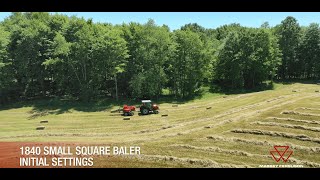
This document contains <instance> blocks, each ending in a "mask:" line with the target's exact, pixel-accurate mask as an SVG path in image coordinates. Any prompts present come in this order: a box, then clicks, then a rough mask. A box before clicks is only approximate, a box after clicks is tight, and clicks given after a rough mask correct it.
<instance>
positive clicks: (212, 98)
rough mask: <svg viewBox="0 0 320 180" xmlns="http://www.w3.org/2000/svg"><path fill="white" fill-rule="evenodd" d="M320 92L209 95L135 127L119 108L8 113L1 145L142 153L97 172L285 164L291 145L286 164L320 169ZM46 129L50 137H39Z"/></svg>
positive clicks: (282, 87)
mask: <svg viewBox="0 0 320 180" xmlns="http://www.w3.org/2000/svg"><path fill="white" fill-rule="evenodd" d="M317 90H320V86H319V85H316V84H312V83H293V84H276V88H275V90H267V91H261V92H254V93H247V94H234V95H222V94H221V95H219V94H206V95H204V96H203V97H202V98H201V99H196V100H193V101H189V102H186V103H180V104H178V107H172V105H173V103H161V104H160V114H157V115H148V116H138V114H137V113H136V114H135V115H134V116H133V117H131V119H130V120H123V116H121V115H120V113H111V110H114V109H116V108H118V107H116V106H105V107H104V106H100V107H99V108H96V109H94V110H92V108H91V110H87V109H81V108H77V107H74V108H73V107H69V108H67V109H66V108H65V107H61V108H59V107H57V106H55V107H52V106H50V104H42V105H41V106H40V108H39V106H32V105H25V106H16V107H11V108H2V110H0V141H2V142H12V141H15V142H17V141H21V142H75V143H77V142H84V143H89V144H91V143H95V144H104V145H117V146H140V147H141V154H142V155H140V156H124V157H119V156H117V157H104V158H97V159H95V167H259V165H266V164H267V165H268V164H284V163H283V162H279V163H277V162H275V161H274V160H273V159H272V156H271V155H270V150H272V149H273V146H274V145H289V146H290V148H291V149H292V150H293V151H294V152H293V154H292V156H291V157H290V159H289V160H288V162H287V163H286V164H294V165H296V164H299V165H303V166H304V167H320V93H319V92H316V91H317ZM208 107H211V108H210V109H207V108H208ZM89 109H90V108H89ZM162 114H168V116H165V117H162V116H161V115H162ZM41 120H48V121H49V123H48V124H40V121H41ZM41 125H44V126H45V130H42V131H37V130H36V127H37V126H41Z"/></svg>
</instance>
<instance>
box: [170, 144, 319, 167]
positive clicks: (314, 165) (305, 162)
mask: <svg viewBox="0 0 320 180" xmlns="http://www.w3.org/2000/svg"><path fill="white" fill-rule="evenodd" d="M171 146H173V147H181V148H186V149H194V150H203V151H211V152H218V153H226V154H230V155H239V156H247V157H258V158H269V159H270V158H272V157H271V156H270V155H261V154H252V153H248V152H245V151H239V150H227V149H221V148H219V147H212V146H211V147H197V146H192V145H188V144H174V145H171ZM289 162H294V163H297V164H304V165H307V166H309V167H320V164H318V163H315V162H310V161H302V160H298V159H295V158H293V157H291V158H290V159H289Z"/></svg>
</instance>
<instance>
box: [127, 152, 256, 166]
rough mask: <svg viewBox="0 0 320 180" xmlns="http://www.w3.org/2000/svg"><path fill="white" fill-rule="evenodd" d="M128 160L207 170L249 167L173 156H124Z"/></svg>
mask: <svg viewBox="0 0 320 180" xmlns="http://www.w3.org/2000/svg"><path fill="white" fill-rule="evenodd" d="M126 157H129V158H139V159H142V160H151V161H169V162H177V163H181V164H187V165H193V166H196V167H208V168H243V167H250V166H248V165H234V164H220V163H217V162H215V161H213V160H210V159H196V158H180V157H175V156H162V155H139V156H131V157H130V156H126Z"/></svg>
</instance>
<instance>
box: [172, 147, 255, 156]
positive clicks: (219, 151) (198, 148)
mask: <svg viewBox="0 0 320 180" xmlns="http://www.w3.org/2000/svg"><path fill="white" fill-rule="evenodd" d="M171 146H173V147H181V148H186V149H195V150H203V151H211V152H218V153H226V154H231V155H237V156H248V157H251V156H253V155H252V154H250V153H247V152H244V151H238V150H227V149H221V148H219V147H214V146H210V147H197V146H192V145H188V144H174V145H171Z"/></svg>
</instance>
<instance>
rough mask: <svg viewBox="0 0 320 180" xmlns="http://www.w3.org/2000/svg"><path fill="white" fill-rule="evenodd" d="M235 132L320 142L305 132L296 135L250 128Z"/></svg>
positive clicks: (235, 130)
mask: <svg viewBox="0 0 320 180" xmlns="http://www.w3.org/2000/svg"><path fill="white" fill-rule="evenodd" d="M231 132H233V133H243V134H254V135H266V136H274V137H284V138H289V139H296V140H300V141H310V142H314V143H318V144H320V139H319V138H312V137H309V136H307V135H304V134H300V135H296V134H290V133H284V132H274V131H262V130H255V129H253V130H249V129H234V130H231Z"/></svg>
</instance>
